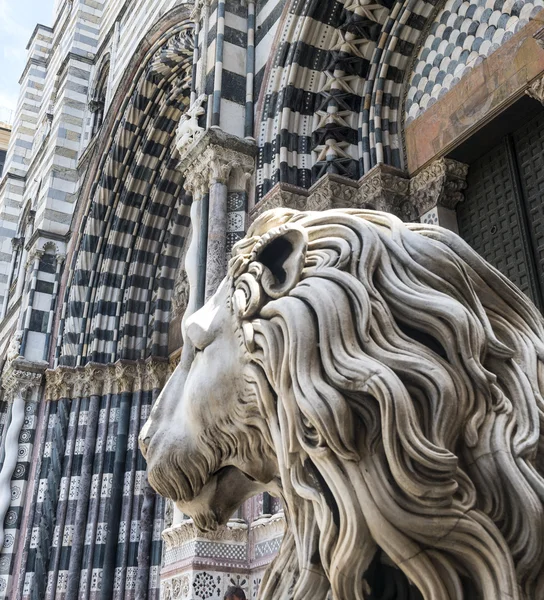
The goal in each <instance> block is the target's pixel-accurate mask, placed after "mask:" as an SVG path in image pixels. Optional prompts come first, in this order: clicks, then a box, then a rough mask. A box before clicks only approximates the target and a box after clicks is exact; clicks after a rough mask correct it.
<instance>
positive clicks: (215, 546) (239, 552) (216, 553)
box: [195, 540, 247, 561]
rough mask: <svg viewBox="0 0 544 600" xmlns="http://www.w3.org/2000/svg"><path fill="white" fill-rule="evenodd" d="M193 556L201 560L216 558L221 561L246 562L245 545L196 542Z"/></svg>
mask: <svg viewBox="0 0 544 600" xmlns="http://www.w3.org/2000/svg"><path fill="white" fill-rule="evenodd" d="M195 555H196V556H200V557H203V558H206V557H207V558H218V559H223V560H239V561H246V560H247V544H246V543H245V542H244V543H243V544H234V543H228V544H227V543H220V542H206V541H201V540H199V541H197V543H196V546H195Z"/></svg>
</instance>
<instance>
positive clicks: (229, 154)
mask: <svg viewBox="0 0 544 600" xmlns="http://www.w3.org/2000/svg"><path fill="white" fill-rule="evenodd" d="M201 160H202V161H203V163H204V164H206V165H207V173H208V183H209V184H210V185H211V184H213V183H222V184H224V185H227V183H229V179H230V176H231V174H235V177H236V182H237V183H238V185H239V179H240V176H241V175H240V173H249V176H251V174H252V173H253V170H254V168H255V161H254V159H253V157H252V156H248V155H247V154H243V153H242V152H239V151H237V150H233V149H231V148H226V147H224V146H218V145H216V144H211V145H210V146H208V148H206V152H205V153H204V155H203V156H202V157H201ZM244 187H245V186H244ZM237 189H239V188H237Z"/></svg>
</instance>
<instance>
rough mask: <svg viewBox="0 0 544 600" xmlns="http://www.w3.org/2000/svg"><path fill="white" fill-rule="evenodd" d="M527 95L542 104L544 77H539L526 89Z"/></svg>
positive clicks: (543, 102) (543, 99) (543, 100)
mask: <svg viewBox="0 0 544 600" xmlns="http://www.w3.org/2000/svg"><path fill="white" fill-rule="evenodd" d="M527 95H529V96H531V98H534V99H535V100H538V101H539V102H541V103H542V104H544V76H542V77H539V78H538V79H536V80H535V81H533V83H531V85H530V86H529V87H528V88H527Z"/></svg>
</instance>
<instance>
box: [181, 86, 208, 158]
mask: <svg viewBox="0 0 544 600" xmlns="http://www.w3.org/2000/svg"><path fill="white" fill-rule="evenodd" d="M205 100H206V95H205V94H201V95H200V96H199V97H198V98H197V99H196V100H195V101H194V102H193V104H191V106H189V108H188V109H187V112H186V113H185V114H184V115H183V116H182V117H181V119H180V122H179V125H178V128H177V130H176V142H175V143H176V148H177V149H178V151H179V152H180V154H181V153H182V152H183V151H184V149H185V148H186V147H187V146H190V145H191V144H193V143H194V142H195V141H196V140H197V138H198V137H200V136H201V135H202V134H203V133H204V127H200V125H199V124H198V117H201V116H202V115H204V114H205V113H206V110H205V109H204V106H203V105H204V102H205Z"/></svg>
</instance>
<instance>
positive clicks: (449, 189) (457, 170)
mask: <svg viewBox="0 0 544 600" xmlns="http://www.w3.org/2000/svg"><path fill="white" fill-rule="evenodd" d="M467 173H468V165H465V164H464V163H460V162H458V161H456V160H453V159H451V158H439V159H438V160H435V161H434V162H432V163H431V164H430V165H429V166H428V167H427V168H425V169H423V170H422V171H420V172H419V173H417V175H415V176H414V177H412V179H410V197H411V199H412V201H413V202H414V204H415V208H416V210H417V213H418V215H419V216H422V215H424V214H425V213H427V212H428V211H429V210H431V209H432V208H433V207H435V206H441V207H443V208H447V209H450V210H455V207H456V206H457V204H459V202H462V201H463V190H464V189H465V187H466V185H467V184H466V178H467Z"/></svg>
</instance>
